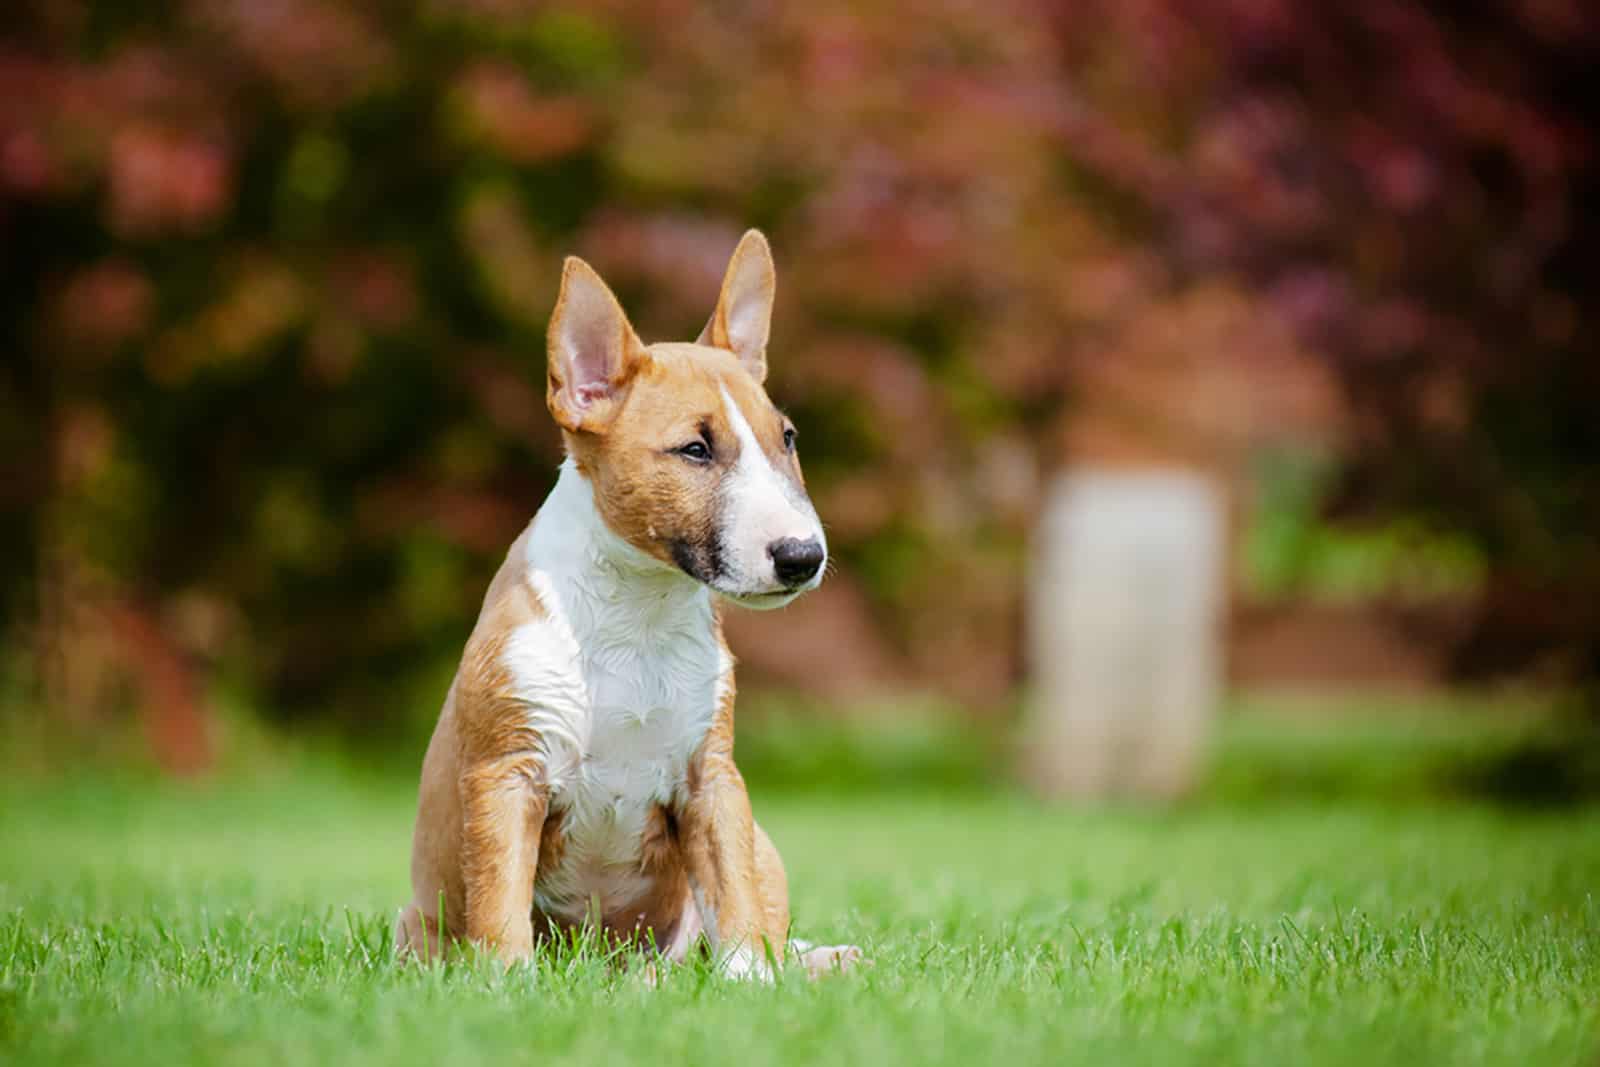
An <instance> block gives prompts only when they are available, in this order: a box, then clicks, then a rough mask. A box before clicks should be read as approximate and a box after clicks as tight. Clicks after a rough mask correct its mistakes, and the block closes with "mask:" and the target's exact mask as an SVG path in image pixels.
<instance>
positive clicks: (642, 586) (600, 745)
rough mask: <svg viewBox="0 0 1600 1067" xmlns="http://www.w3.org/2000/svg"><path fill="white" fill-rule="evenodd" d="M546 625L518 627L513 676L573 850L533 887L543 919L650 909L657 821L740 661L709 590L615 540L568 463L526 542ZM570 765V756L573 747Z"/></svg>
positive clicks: (509, 659)
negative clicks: (650, 857)
mask: <svg viewBox="0 0 1600 1067" xmlns="http://www.w3.org/2000/svg"><path fill="white" fill-rule="evenodd" d="M527 553H528V561H529V563H530V564H531V567H530V571H529V574H530V577H529V581H530V582H531V583H532V584H533V586H534V589H535V591H536V592H537V593H538V594H539V600H540V603H541V604H542V605H543V606H544V609H545V612H546V616H547V618H546V619H544V620H541V621H539V622H536V623H529V624H527V625H526V626H523V627H521V628H519V630H518V631H517V632H516V633H515V634H514V635H513V639H512V640H511V641H508V642H507V647H506V652H505V660H504V662H505V666H506V668H507V670H508V671H509V672H510V673H511V676H512V678H513V679H514V680H515V682H516V684H517V686H518V688H519V690H521V691H522V693H521V695H522V696H523V698H524V699H525V700H526V701H527V703H528V708H529V714H530V716H533V722H534V725H535V726H537V727H538V728H539V729H540V730H541V731H544V730H546V729H550V730H551V731H552V734H551V736H552V738H554V740H553V741H550V742H546V743H545V744H546V748H547V749H548V751H549V755H548V757H547V758H548V759H549V763H548V764H547V769H546V773H547V775H548V779H549V782H550V789H551V796H550V804H551V810H552V811H554V812H559V813H561V814H562V815H563V823H562V836H563V838H564V839H565V842H566V847H565V849H564V850H563V852H562V857H561V862H560V863H559V864H557V865H556V866H555V868H554V869H552V870H546V869H545V868H542V867H541V868H540V869H539V872H538V880H537V882H536V884H535V886H534V899H535V902H536V903H537V905H538V907H539V909H540V910H541V911H544V912H545V913H547V914H550V915H555V916H559V917H560V918H562V919H565V920H566V921H568V922H571V923H578V922H581V921H583V919H584V918H585V916H586V915H587V914H588V913H589V911H590V910H591V907H592V902H593V901H594V900H595V899H597V898H598V900H599V903H600V907H601V910H602V912H606V913H609V912H611V911H613V910H614V909H616V908H620V907H624V906H626V905H628V904H631V903H633V902H636V901H638V900H640V899H641V898H642V897H643V896H644V895H645V894H646V893H647V892H648V891H649V890H650V888H651V884H652V882H651V879H650V878H649V877H648V876H647V875H646V874H645V873H644V872H642V871H641V870H640V867H639V861H640V844H641V842H642V840H643V837H644V834H645V830H646V828H647V826H648V820H649V818H650V814H651V812H652V811H653V809H654V808H656V807H657V806H658V805H662V804H669V803H672V802H674V801H676V800H680V799H681V797H678V796H677V795H676V792H677V790H679V789H680V788H681V787H682V783H683V782H684V781H685V780H686V778H687V774H688V765H689V759H690V757H691V756H693V754H694V751H695V749H697V748H698V747H699V745H700V742H701V741H702V740H703V739H704V737H705V735H706V732H707V730H709V729H710V726H711V721H712V718H713V716H714V715H715V713H716V709H717V705H718V703H719V701H720V699H721V697H722V696H723V694H724V692H725V691H726V686H727V685H728V684H729V681H730V679H731V674H732V670H733V664H732V662H731V660H730V659H729V658H728V656H727V654H726V652H725V651H724V650H723V647H722V645H721V643H720V642H719V641H718V640H717V637H716V626H715V620H714V617H713V615H712V605H711V597H710V594H709V591H708V590H706V589H705V588H704V587H702V586H700V585H698V584H695V583H692V582H691V581H689V580H688V579H687V578H686V577H685V576H684V575H683V574H681V573H680V572H678V571H677V570H675V569H673V568H669V567H666V566H665V565H663V564H661V563H660V562H658V561H657V560H654V559H651V558H650V557H649V556H646V555H645V554H644V553H642V552H639V551H638V550H637V549H635V548H633V546H631V545H629V544H627V543H626V542H625V541H623V540H622V539H621V538H619V537H617V536H616V535H615V534H613V533H612V532H611V531H610V530H609V529H608V528H607V527H606V526H605V522H604V520H603V519H601V517H600V515H599V513H598V512H597V511H596V510H595V507H594V497H593V494H592V492H591V491H590V489H589V485H588V483H587V482H585V481H584V479H583V477H582V476H581V475H579V474H578V472H577V471H576V469H574V468H573V467H572V465H571V464H570V463H569V464H567V465H566V466H564V467H563V468H562V471H561V477H560V478H559V480H558V481H557V483H556V488H555V489H554V491H552V492H551V494H550V497H549V499H548V500H547V501H546V502H545V506H544V507H543V508H542V509H540V511H539V516H538V518H537V519H536V520H535V522H534V529H533V534H532V536H531V537H530V538H529V539H528V542H527ZM568 745H571V746H573V753H574V754H573V756H572V757H571V758H567V756H566V752H567V746H568Z"/></svg>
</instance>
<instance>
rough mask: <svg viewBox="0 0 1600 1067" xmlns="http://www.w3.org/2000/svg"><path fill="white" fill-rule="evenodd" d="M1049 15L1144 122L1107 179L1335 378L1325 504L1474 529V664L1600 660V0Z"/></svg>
mask: <svg viewBox="0 0 1600 1067" xmlns="http://www.w3.org/2000/svg"><path fill="white" fill-rule="evenodd" d="M1051 10H1052V13H1053V14H1054V15H1055V16H1056V18H1055V20H1054V26H1055V32H1056V36H1057V42H1058V50H1059V52H1060V54H1061V55H1062V57H1063V61H1064V63H1066V64H1067V66H1068V67H1069V69H1071V70H1072V71H1073V75H1072V80H1073V81H1074V82H1075V83H1077V84H1080V85H1091V86H1098V87H1099V89H1098V91H1097V92H1096V94H1095V98H1096V103H1097V104H1098V105H1099V107H1100V108H1101V111H1100V113H1101V115H1102V116H1104V117H1105V118H1106V119H1107V121H1109V122H1110V123H1111V124H1112V125H1114V126H1115V127H1116V128H1118V129H1119V130H1124V131H1129V130H1132V131H1139V130H1141V129H1143V130H1145V131H1146V132H1147V134H1148V135H1147V136H1146V137H1144V138H1143V139H1142V140H1140V141H1138V142H1137V144H1138V146H1139V150H1138V151H1136V152H1131V153H1129V154H1130V155H1132V156H1134V157H1135V158H1136V159H1137V160H1138V164H1137V165H1136V166H1133V167H1128V166H1109V167H1101V168H1099V170H1098V171H1097V173H1099V174H1101V175H1103V176H1104V177H1106V178H1107V179H1109V180H1111V181H1112V182H1114V183H1116V185H1117V187H1118V188H1119V189H1123V190H1126V191H1128V192H1129V193H1130V194H1131V195H1134V196H1136V197H1137V198H1138V199H1139V202H1140V203H1142V204H1144V205H1147V206H1148V207H1149V208H1150V211H1151V214H1152V216H1153V217H1154V219H1155V224H1154V225H1153V226H1152V228H1151V232H1153V233H1157V234H1159V235H1161V237H1162V238H1163V240H1164V244H1163V248H1164V250H1165V252H1166V259H1167V261H1168V262H1169V263H1171V264H1173V265H1174V267H1175V268H1176V269H1178V270H1182V271H1186V272H1190V273H1201V274H1209V273H1213V272H1217V271H1225V272H1228V273H1230V274H1233V275H1236V276H1240V277H1243V278H1246V279H1248V280H1249V281H1250V283H1251V285H1252V288H1253V289H1254V291H1255V292H1257V293H1259V294H1261V296H1262V297H1263V298H1264V299H1265V301H1266V303H1265V304H1264V308H1266V309H1271V310H1275V311H1277V312H1278V313H1280V314H1282V315H1283V316H1285V317H1286V318H1287V319H1288V320H1289V321H1290V322H1292V323H1293V324H1294V325H1295V326H1296V327H1297V328H1298V329H1299V330H1300V332H1301V334H1302V336H1303V337H1305V338H1306V339H1307V341H1308V342H1309V343H1310V345H1311V346H1312V347H1313V348H1314V350H1315V351H1317V352H1318V353H1320V354H1321V355H1322V356H1323V357H1324V358H1325V359H1327V360H1328V361H1329V363H1330V365H1331V366H1332V368H1333V369H1334V371H1335V372H1336V374H1337V376H1338V379H1339V381H1340V382H1341V383H1342V385H1343V389H1344V393H1345V396H1346V398H1347V404H1348V408H1349V410H1350V412H1351V418H1350V425H1349V434H1348V438H1347V440H1346V443H1345V447H1346V458H1347V464H1346V472H1345V479H1344V488H1343V491H1342V492H1341V493H1340V494H1339V495H1338V497H1337V498H1336V502H1335V503H1336V512H1337V513H1340V514H1344V515H1347V516H1359V515H1367V516H1371V515H1374V514H1387V515H1393V514H1396V513H1400V514H1410V515H1420V516H1422V517H1424V518H1426V519H1428V520H1430V521H1432V522H1434V523H1436V524H1439V525H1441V526H1443V527H1446V528H1450V529H1453V530H1458V531H1464V532H1466V533H1468V534H1470V535H1471V536H1472V537H1474V538H1475V539H1476V540H1477V542H1478V544H1479V545H1480V546H1481V548H1482V550H1483V551H1484V553H1485V556H1486V558H1487V559H1488V561H1489V564H1490V582H1489V588H1488V590H1487V592H1486V595H1485V596H1484V597H1483V598H1482V599H1481V601H1480V603H1479V605H1478V609H1477V620H1476V623H1475V625H1474V627H1473V630H1472V633H1471V636H1469V638H1468V639H1467V640H1466V641H1465V642H1464V644H1463V646H1462V647H1461V649H1460V652H1459V666H1460V668H1461V669H1462V670H1463V672H1465V673H1469V674H1474V675H1479V676H1481V675H1484V674H1488V673H1494V672H1499V671H1505V670H1512V669H1514V670H1526V669H1529V668H1534V667H1536V668H1544V669H1548V670H1550V671H1551V672H1553V676H1555V677H1559V678H1564V679H1567V680H1569V681H1570V680H1574V679H1581V680H1583V681H1592V680H1594V679H1595V678H1597V677H1600V359H1597V358H1596V353H1595V351H1594V338H1595V336H1596V323H1595V322H1594V315H1595V309H1596V308H1597V307H1600V302H1597V297H1600V289H1597V281H1600V268H1597V262H1600V259H1597V257H1596V256H1595V254H1594V250H1595V248H1596V247H1597V241H1600V211H1596V209H1595V207H1594V203H1595V196H1596V194H1597V193H1600V168H1597V163H1600V160H1597V154H1596V149H1597V147H1600V146H1597V143H1596V130H1597V128H1600V126H1597V119H1600V112H1597V105H1596V103H1595V101H1597V100H1600V62H1597V61H1600V14H1597V12H1596V10H1595V8H1594V7H1593V5H1590V4H1585V3H1582V2H1581V0H1555V2H1542V0H1541V2H1522V0H1506V2H1502V3H1485V4H1465V5H1463V4H1449V3H1428V2H1416V0H1365V2H1363V3H1359V4H1288V3H1279V2H1275V0H1240V2H1236V3H1227V4H1219V5H1207V4H1192V3H1187V2H1183V0H1171V2H1168V0H1154V2H1148V3H1142V4H1133V5H1123V4H1117V5H1112V4H1101V3H1089V4H1071V5H1052V8H1051ZM1140 113H1143V114H1153V115H1158V116H1160V127H1159V128H1157V129H1154V130H1150V129H1149V126H1150V124H1149V123H1143V124H1141V123H1140V121H1139V115H1140ZM1152 176H1154V177H1152Z"/></svg>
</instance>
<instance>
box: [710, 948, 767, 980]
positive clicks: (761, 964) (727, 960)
mask: <svg viewBox="0 0 1600 1067" xmlns="http://www.w3.org/2000/svg"><path fill="white" fill-rule="evenodd" d="M719 969H720V970H721V971H722V973H723V974H725V975H727V976H728V977H729V978H738V979H740V980H742V981H746V982H770V981H772V980H773V973H772V965H771V964H769V963H768V962H767V958H766V957H765V956H764V955H761V954H760V953H757V952H754V951H752V950H751V949H750V948H748V947H747V946H744V945H740V946H739V947H738V948H736V949H734V950H733V951H732V952H730V953H728V954H727V955H726V956H724V957H723V958H722V963H721V964H720V965H719Z"/></svg>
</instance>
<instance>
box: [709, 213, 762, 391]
mask: <svg viewBox="0 0 1600 1067" xmlns="http://www.w3.org/2000/svg"><path fill="white" fill-rule="evenodd" d="M777 286H778V276H777V272H776V271H775V270H774V269H773V266H772V249H771V248H770V247H768V245H767V239H766V238H765V237H763V236H761V231H760V230H749V231H747V232H746V233H745V235H744V236H743V237H741V238H740V239H739V247H738V248H735V249H734V250H733V258H732V259H731V260H729V261H728V273H727V274H725V275H724V276H723V278H722V295H721V296H719V297H717V309H716V310H715V311H713V312H712V313H711V321H710V322H708V323H706V328H705V329H704V330H701V331H700V338H699V341H698V342H697V343H698V344H702V345H714V346H716V347H717V348H726V349H729V350H730V351H732V352H733V353H734V354H735V355H737V356H738V357H739V361H740V362H741V363H743V364H744V367H745V370H747V371H749V372H750V376H751V377H752V378H754V379H755V380H756V381H758V382H763V381H766V378H767V334H768V332H769V331H770V330H771V328H772V299H773V297H774V295H775V294H776V293H777Z"/></svg>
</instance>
